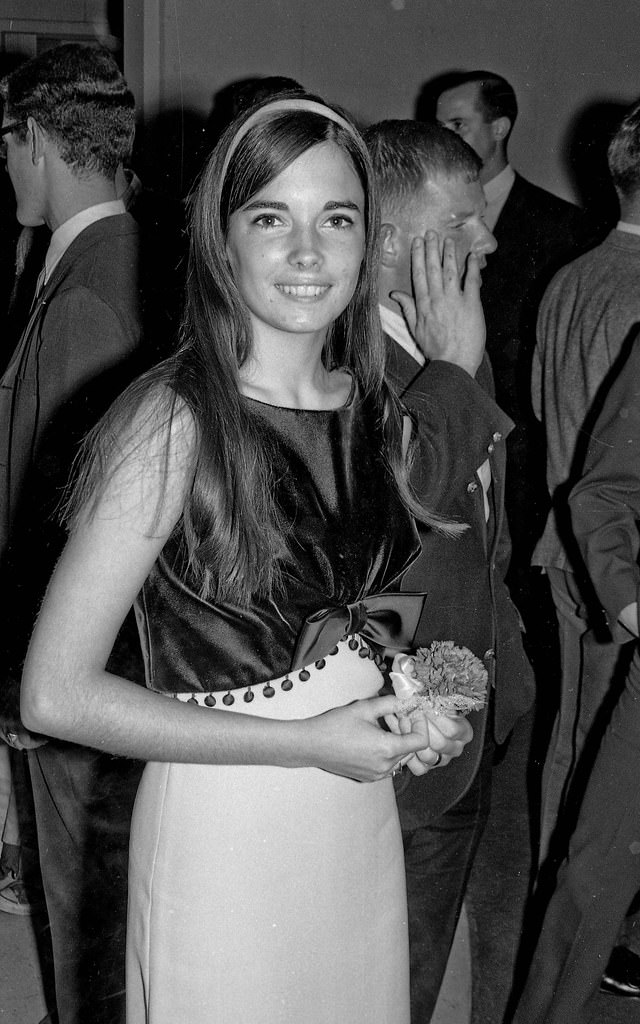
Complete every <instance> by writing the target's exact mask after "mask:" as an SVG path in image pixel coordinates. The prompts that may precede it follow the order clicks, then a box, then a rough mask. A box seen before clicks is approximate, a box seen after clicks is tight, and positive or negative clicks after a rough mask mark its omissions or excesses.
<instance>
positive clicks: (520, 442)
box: [482, 174, 592, 562]
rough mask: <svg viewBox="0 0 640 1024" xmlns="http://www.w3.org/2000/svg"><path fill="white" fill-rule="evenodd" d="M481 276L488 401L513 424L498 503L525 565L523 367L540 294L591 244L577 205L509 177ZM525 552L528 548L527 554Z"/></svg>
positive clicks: (526, 377) (531, 422)
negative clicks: (490, 384) (490, 385)
mask: <svg viewBox="0 0 640 1024" xmlns="http://www.w3.org/2000/svg"><path fill="white" fill-rule="evenodd" d="M493 233H494V235H495V237H496V240H497V242H498V248H497V250H496V252H495V253H492V255H491V256H489V257H488V259H487V266H486V267H485V268H484V270H483V271H482V306H483V309H484V314H485V320H486V324H487V353H488V355H489V358H490V360H491V366H492V368H493V373H494V378H495V387H496V401H497V403H498V405H499V406H500V408H501V409H504V411H505V412H506V413H507V415H508V416H510V417H511V419H512V420H513V421H514V423H515V429H514V430H513V432H512V434H511V436H510V437H509V442H508V446H507V447H508V459H509V475H508V478H507V489H506V503H507V513H508V514H509V517H510V526H511V530H512V534H513V538H514V545H515V546H516V548H518V550H520V549H521V548H522V545H523V544H524V545H525V548H526V550H527V553H528V557H526V559H525V560H526V561H527V562H528V560H529V557H530V555H531V554H532V551H533V545H534V543H535V542H536V541H537V539H538V537H539V536H540V534H541V533H542V530H543V529H544V524H545V521H546V516H547V511H548V504H549V501H548V496H547V491H546V483H545V460H544V433H543V430H542V427H541V425H540V423H539V422H538V421H537V419H536V417H535V416H534V414H533V410H532V407H531V363H532V358H533V350H534V347H535V325H536V314H537V309H538V305H539V303H540V299H541V298H542V293H543V291H544V289H545V287H546V285H547V284H548V283H549V281H550V280H551V277H552V276H553V274H554V273H555V272H556V270H558V268H559V267H560V266H562V265H563V264H564V263H567V262H568V261H569V260H571V259H574V258H575V257H576V256H577V255H578V254H579V253H580V252H581V251H583V250H584V249H585V248H587V247H588V245H589V244H590V243H591V241H592V237H591V228H590V225H589V223H588V222H587V220H586V219H585V216H584V214H583V213H582V211H581V210H579V209H578V207H576V206H573V205H572V204H571V203H567V202H566V201H565V200H564V199H559V198H558V197H557V196H554V195H552V193H551V192H546V191H545V190H544V189H542V188H538V186H537V185H533V184H531V182H529V181H526V179H525V178H523V177H522V176H521V175H519V174H516V178H515V181H514V183H513V187H512V189H511V192H510V193H509V196H508V198H507V201H506V203H505V204H504V207H503V208H502V211H501V213H500V216H499V217H498V221H497V223H496V226H495V228H494V231H493ZM529 549H530V550H529Z"/></svg>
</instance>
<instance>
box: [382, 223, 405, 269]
mask: <svg viewBox="0 0 640 1024" xmlns="http://www.w3.org/2000/svg"><path fill="white" fill-rule="evenodd" d="M398 242H399V239H398V229H397V227H396V226H395V224H391V223H390V222H389V221H384V222H383V223H382V224H381V225H380V262H381V264H382V266H383V267H390V268H391V267H396V266H397V265H398V259H399V256H400V247H399V245H398Z"/></svg>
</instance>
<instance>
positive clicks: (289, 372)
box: [240, 341, 351, 409]
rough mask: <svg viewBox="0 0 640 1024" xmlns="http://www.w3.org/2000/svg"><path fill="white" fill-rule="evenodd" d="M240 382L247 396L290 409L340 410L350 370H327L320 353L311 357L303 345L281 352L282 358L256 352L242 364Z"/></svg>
mask: <svg viewBox="0 0 640 1024" xmlns="http://www.w3.org/2000/svg"><path fill="white" fill-rule="evenodd" d="M293 345H294V346H295V341H294V342H293ZM240 381H241V384H240V387H241V391H242V393H243V394H244V395H246V396H247V397H248V398H255V399H257V400H258V401H260V402H266V403H267V404H268V405H278V406H283V407H285V408H291V409H338V408H340V407H341V406H342V405H344V404H345V402H346V401H347V399H348V397H349V393H350V391H351V377H350V375H349V374H348V373H346V372H345V371H344V370H327V368H326V367H325V365H324V363H323V362H322V358H321V353H320V356H318V357H317V358H310V353H309V352H308V351H307V350H306V348H305V347H304V346H301V347H300V349H299V350H298V351H295V350H294V351H291V349H289V351H287V352H286V353H281V358H279V359H274V358H265V354H264V353H261V352H259V351H258V352H256V353H254V355H253V356H252V357H251V359H250V360H248V362H247V363H246V364H245V365H244V366H243V367H242V370H241V371H240Z"/></svg>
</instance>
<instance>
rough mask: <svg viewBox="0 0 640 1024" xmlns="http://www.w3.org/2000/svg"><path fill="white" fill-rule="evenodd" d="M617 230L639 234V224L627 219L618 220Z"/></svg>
mask: <svg viewBox="0 0 640 1024" xmlns="http://www.w3.org/2000/svg"><path fill="white" fill-rule="evenodd" d="M616 230H617V231H628V232H629V234H630V235H640V224H632V223H631V221H628V220H619V221H618V223H617V224H616Z"/></svg>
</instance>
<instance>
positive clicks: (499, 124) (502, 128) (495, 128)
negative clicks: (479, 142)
mask: <svg viewBox="0 0 640 1024" xmlns="http://www.w3.org/2000/svg"><path fill="white" fill-rule="evenodd" d="M491 131H492V133H493V137H494V139H495V140H496V141H497V142H504V141H505V139H506V138H507V136H508V134H509V132H510V131H511V121H510V119H509V118H508V117H497V118H496V119H495V121H492V122H491Z"/></svg>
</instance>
